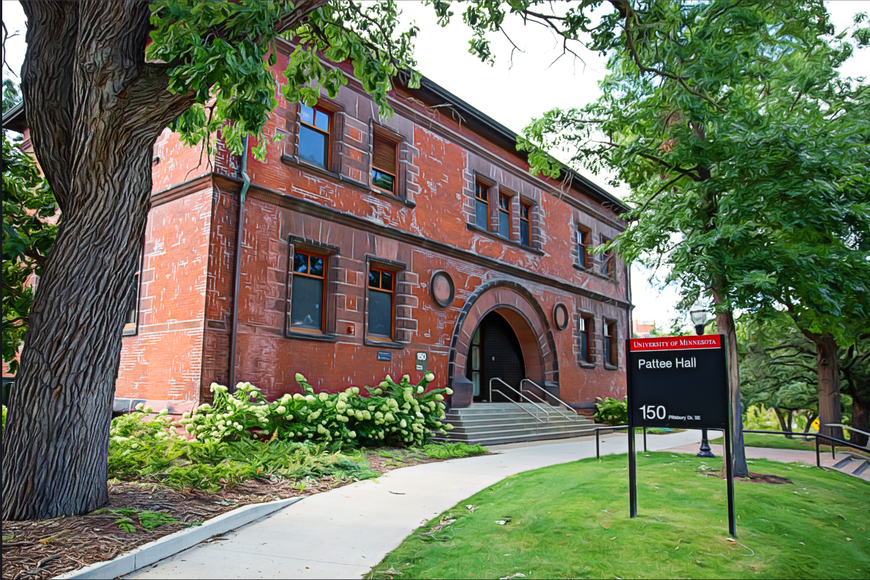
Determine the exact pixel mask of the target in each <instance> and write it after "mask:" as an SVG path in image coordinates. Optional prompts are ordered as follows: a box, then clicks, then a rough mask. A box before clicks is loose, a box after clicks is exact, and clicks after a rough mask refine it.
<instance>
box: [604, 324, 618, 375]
mask: <svg viewBox="0 0 870 580" xmlns="http://www.w3.org/2000/svg"><path fill="white" fill-rule="evenodd" d="M602 320H603V325H602V327H601V344H602V348H601V350H602V352H603V351H604V343H605V341H608V340H609V341H610V353H611V355H610V356H611V358H612V360H613V361H615V364H614V363H613V362H610V361H609V360H607V357H602V358H603V359H604V368H605V369H606V370H609V371H615V370H619V336H618V335H619V325H618V324H617V321H616V320H615V319H613V318H608V317H606V316H604V317H603V318H602ZM608 330H612V332H613V334H612V335H610V336H609V337H608V336H607V331H608Z"/></svg>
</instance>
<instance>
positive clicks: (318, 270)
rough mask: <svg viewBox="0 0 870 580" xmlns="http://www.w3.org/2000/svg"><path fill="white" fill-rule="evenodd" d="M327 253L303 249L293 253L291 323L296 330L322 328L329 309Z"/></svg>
mask: <svg viewBox="0 0 870 580" xmlns="http://www.w3.org/2000/svg"><path fill="white" fill-rule="evenodd" d="M327 262H328V259H327V257H326V256H321V255H318V254H313V253H309V252H304V251H297V252H295V253H294V254H293V293H292V295H291V298H290V300H291V306H290V326H291V328H292V329H293V330H305V331H319V332H323V329H324V325H325V320H326V309H325V308H324V304H325V303H326V272H327V266H328V264H327Z"/></svg>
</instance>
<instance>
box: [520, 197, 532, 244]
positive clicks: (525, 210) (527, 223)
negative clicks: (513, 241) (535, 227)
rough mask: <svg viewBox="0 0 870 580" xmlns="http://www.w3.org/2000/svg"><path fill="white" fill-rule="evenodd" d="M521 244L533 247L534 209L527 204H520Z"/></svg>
mask: <svg viewBox="0 0 870 580" xmlns="http://www.w3.org/2000/svg"><path fill="white" fill-rule="evenodd" d="M520 243H521V244H522V245H524V246H531V245H532V207H531V206H530V205H526V204H525V203H520Z"/></svg>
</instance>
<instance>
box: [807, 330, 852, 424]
mask: <svg viewBox="0 0 870 580" xmlns="http://www.w3.org/2000/svg"><path fill="white" fill-rule="evenodd" d="M804 334H805V335H806V336H807V337H808V338H809V339H810V340H812V341H813V342H814V343H815V344H816V368H817V372H818V377H819V379H818V381H819V382H818V386H819V433H821V434H822V435H829V436H831V437H836V438H837V439H843V428H842V427H828V425H830V424H831V423H842V422H843V420H842V412H841V405H840V358H839V353H838V352H837V342H836V341H835V340H834V337H833V336H831V335H830V334H815V333H812V332H806V331H804Z"/></svg>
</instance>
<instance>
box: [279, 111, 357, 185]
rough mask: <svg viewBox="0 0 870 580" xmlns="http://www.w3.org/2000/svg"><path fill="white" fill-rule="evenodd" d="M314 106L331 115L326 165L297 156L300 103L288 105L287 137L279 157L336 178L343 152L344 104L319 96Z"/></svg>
mask: <svg viewBox="0 0 870 580" xmlns="http://www.w3.org/2000/svg"><path fill="white" fill-rule="evenodd" d="M315 107H316V108H319V109H323V110H324V111H326V112H327V113H329V114H330V115H331V120H330V128H329V145H328V151H329V154H328V155H327V158H328V166H327V167H321V166H319V165H316V164H314V163H309V162H307V161H305V160H303V159H300V158H299V134H300V131H301V129H302V106H301V104H300V103H293V104H292V105H291V106H290V107H288V113H287V117H286V120H285V129H286V131H287V134H288V136H289V137H288V138H287V139H286V140H285V143H284V153H283V155H282V156H281V157H282V159H283V158H286V160H287V161H290V162H291V163H293V164H295V165H298V166H300V167H304V168H306V169H313V170H315V171H317V172H319V173H325V174H327V175H331V176H333V177H334V178H336V179H337V178H338V177H339V176H340V175H341V163H342V153H343V151H342V149H343V147H342V140H343V138H344V116H345V110H344V105H342V104H340V103H338V102H337V101H334V100H332V99H329V98H327V97H320V99H319V100H318V101H317V104H316V105H315Z"/></svg>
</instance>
